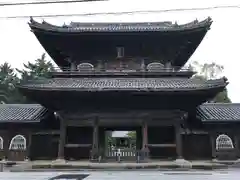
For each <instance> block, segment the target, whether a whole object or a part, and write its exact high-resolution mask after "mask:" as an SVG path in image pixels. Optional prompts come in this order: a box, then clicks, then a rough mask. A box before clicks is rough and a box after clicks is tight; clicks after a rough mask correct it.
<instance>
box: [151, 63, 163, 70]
mask: <svg viewBox="0 0 240 180" xmlns="http://www.w3.org/2000/svg"><path fill="white" fill-rule="evenodd" d="M162 69H164V65H163V64H161V63H159V62H153V63H150V64H148V65H147V70H148V71H161V70H162Z"/></svg>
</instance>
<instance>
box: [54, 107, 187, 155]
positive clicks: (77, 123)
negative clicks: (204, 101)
mask: <svg viewBox="0 0 240 180" xmlns="http://www.w3.org/2000/svg"><path fill="white" fill-rule="evenodd" d="M147 114H148V116H146V112H145V113H141V112H134V113H132V112H125V113H98V114H96V113H95V114H94V113H85V114H76V113H70V114H59V115H58V118H59V119H60V142H59V149H58V158H59V159H64V158H65V156H70V154H73V153H68V152H73V151H74V149H77V148H78V150H77V151H76V152H77V153H78V154H79V152H81V153H82V154H83V153H85V154H84V156H83V155H82V157H81V158H80V159H83V158H90V160H99V159H104V158H105V159H108V158H113V157H116V156H117V153H118V150H117V149H109V148H108V149H107V150H106V148H107V147H106V146H105V145H104V141H105V140H104V135H103V133H104V132H105V130H104V129H107V128H113V127H118V129H119V128H121V127H126V126H127V127H135V128H138V129H139V130H140V131H138V132H137V144H138V145H137V147H136V149H131V148H128V149H121V150H120V156H121V157H122V158H123V159H126V160H127V159H136V158H137V156H140V157H141V159H148V158H149V157H151V150H153V149H155V150H156V149H159V148H161V149H164V148H171V149H174V151H175V154H176V157H177V158H182V139H181V126H180V125H181V123H183V116H184V113H182V112H180V111H171V112H166V111H164V112H161V111H160V112H159V111H158V112H157V113H156V112H151V113H147ZM71 127H72V128H78V132H79V133H80V132H81V131H84V132H85V133H84V134H78V138H81V136H82V137H84V139H85V140H84V141H83V138H82V141H79V139H78V141H75V142H70V141H72V140H73V139H70V138H69V137H70V135H69V133H71V131H69V132H68V131H67V129H68V128H71ZM153 127H163V128H164V127H172V128H173V129H175V130H174V131H172V133H173V134H175V136H174V138H173V141H172V142H171V143H157V142H149V140H151V138H150V139H149V136H148V134H149V132H148V129H151V128H153ZM80 129H81V130H80ZM150 134H151V133H150ZM151 136H152V137H154V138H156V137H157V134H156V135H151ZM66 137H67V138H66ZM86 138H87V140H86ZM157 138H158V137H157ZM70 149H71V151H70ZM153 151H154V150H153ZM155 152H156V151H155ZM67 154H68V155H67ZM149 154H150V156H149ZM156 157H157V156H156ZM153 158H154V156H153ZM67 159H72V157H68V158H67ZM73 159H75V158H73Z"/></svg>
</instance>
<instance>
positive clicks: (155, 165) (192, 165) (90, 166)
mask: <svg viewBox="0 0 240 180" xmlns="http://www.w3.org/2000/svg"><path fill="white" fill-rule="evenodd" d="M234 163H235V162H223V163H222V162H213V161H191V162H189V161H185V160H176V161H151V162H147V163H135V162H121V163H117V162H111V163H92V162H89V161H29V162H21V163H17V165H15V166H13V167H11V168H5V169H7V170H8V171H18V172H19V171H46V170H53V169H54V170H61V171H66V170H134V169H135V170H137V169H178V168H182V169H204V170H211V169H223V168H227V167H228V166H229V164H234Z"/></svg>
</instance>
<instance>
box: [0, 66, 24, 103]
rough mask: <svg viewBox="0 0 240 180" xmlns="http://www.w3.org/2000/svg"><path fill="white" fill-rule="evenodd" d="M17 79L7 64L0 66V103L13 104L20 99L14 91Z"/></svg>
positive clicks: (15, 90)
mask: <svg viewBox="0 0 240 180" xmlns="http://www.w3.org/2000/svg"><path fill="white" fill-rule="evenodd" d="M18 82H19V78H18V77H17V76H16V74H15V73H14V69H13V68H12V67H11V65H10V64H8V63H7V62H5V63H3V64H2V65H0V103H15V102H18V101H19V99H21V98H20V96H19V93H18V91H17V89H16V85H17V83H18Z"/></svg>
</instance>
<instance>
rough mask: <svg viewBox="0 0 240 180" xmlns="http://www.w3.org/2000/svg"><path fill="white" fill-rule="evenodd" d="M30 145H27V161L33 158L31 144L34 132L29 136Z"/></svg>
mask: <svg viewBox="0 0 240 180" xmlns="http://www.w3.org/2000/svg"><path fill="white" fill-rule="evenodd" d="M27 140H28V144H27V155H26V159H27V160H28V159H29V158H30V156H31V144H32V132H29V135H28V139H27Z"/></svg>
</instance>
